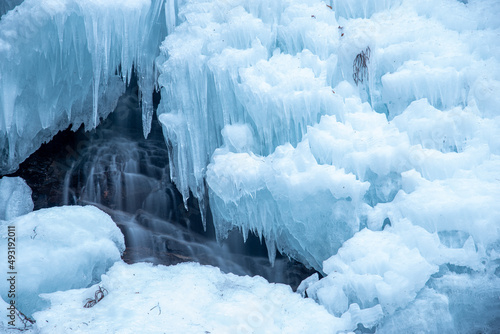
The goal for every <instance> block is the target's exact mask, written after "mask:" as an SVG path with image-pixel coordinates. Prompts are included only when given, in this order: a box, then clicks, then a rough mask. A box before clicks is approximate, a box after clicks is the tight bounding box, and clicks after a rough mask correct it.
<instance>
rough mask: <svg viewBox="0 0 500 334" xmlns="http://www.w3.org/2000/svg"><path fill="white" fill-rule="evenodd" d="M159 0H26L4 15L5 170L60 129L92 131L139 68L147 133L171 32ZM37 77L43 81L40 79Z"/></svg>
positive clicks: (0, 33) (1, 149) (0, 165)
mask: <svg viewBox="0 0 500 334" xmlns="http://www.w3.org/2000/svg"><path fill="white" fill-rule="evenodd" d="M164 13H165V12H164V8H163V1H160V0H138V1H131V0H119V1H97V0H95V1H85V0H63V1H60V0H50V1H38V0H26V1H24V2H23V3H22V4H20V5H19V6H17V7H16V8H15V9H13V10H11V11H9V12H7V13H6V14H5V15H3V16H2V17H1V20H0V115H1V117H0V156H1V160H0V173H1V174H6V173H8V172H12V171H14V170H15V169H17V167H18V165H19V163H20V162H22V161H23V160H24V159H26V158H27V157H28V156H29V155H30V154H31V153H33V152H34V151H35V150H36V149H37V148H38V147H39V146H40V145H41V144H42V143H43V142H45V141H48V140H50V139H51V138H52V137H53V136H54V135H55V134H56V133H57V132H58V131H60V130H63V129H66V128H67V127H68V126H70V125H71V126H72V129H78V128H79V127H80V125H81V124H85V127H86V129H93V128H94V127H95V126H97V124H98V123H99V120H100V118H103V117H106V116H107V115H108V114H109V113H110V112H111V111H112V110H113V109H114V107H115V105H116V102H117V100H118V97H119V96H120V95H121V94H122V93H123V91H124V88H125V85H126V84H127V82H128V81H129V79H130V77H131V75H132V68H133V67H134V68H135V69H136V70H137V76H138V83H139V87H140V90H141V96H142V110H143V124H144V134H145V135H147V134H148V133H149V129H150V124H151V119H152V113H153V101H152V99H153V90H154V87H155V85H156V76H157V75H156V70H155V68H154V59H155V57H156V56H157V54H158V53H159V50H158V46H159V44H160V42H161V41H162V40H163V38H164V37H165V35H166V20H165V16H164ZM34 78H36V79H34Z"/></svg>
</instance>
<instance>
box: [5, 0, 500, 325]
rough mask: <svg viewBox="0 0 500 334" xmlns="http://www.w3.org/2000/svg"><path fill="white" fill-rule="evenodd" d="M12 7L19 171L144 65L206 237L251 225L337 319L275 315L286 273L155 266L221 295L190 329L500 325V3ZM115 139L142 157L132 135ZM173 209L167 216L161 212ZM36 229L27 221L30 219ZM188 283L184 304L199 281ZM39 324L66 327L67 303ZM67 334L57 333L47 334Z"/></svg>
mask: <svg viewBox="0 0 500 334" xmlns="http://www.w3.org/2000/svg"><path fill="white" fill-rule="evenodd" d="M2 6H3V7H2ZM2 6H0V14H3V15H2V16H1V18H0V158H1V159H0V173H1V174H2V175H3V174H8V173H11V172H13V171H14V170H16V169H17V168H18V166H19V164H20V163H21V162H22V161H23V160H25V159H26V158H27V157H28V156H29V155H30V154H32V153H33V152H34V151H35V150H37V149H38V147H39V146H40V145H41V144H42V143H43V142H46V141H49V140H50V139H51V138H52V137H53V136H54V135H55V134H56V133H57V132H58V131H60V130H64V129H67V128H68V127H71V128H72V129H73V130H76V129H78V128H79V127H80V126H81V125H82V124H83V125H84V126H85V129H93V128H95V127H96V126H97V125H98V124H99V123H100V121H101V120H102V119H104V118H106V117H107V116H108V114H109V113H110V112H112V111H113V110H114V108H115V106H116V104H117V101H118V98H119V97H120V96H121V95H122V93H123V92H124V91H125V88H126V87H127V85H128V84H129V82H130V78H131V77H132V75H133V73H134V74H136V75H137V78H138V86H139V90H140V93H139V97H140V101H141V110H142V111H141V112H142V132H143V136H144V137H147V136H148V134H149V132H150V131H151V122H152V120H153V116H154V115H153V112H154V110H153V92H154V91H159V92H160V94H161V102H160V104H159V106H158V109H157V110H156V113H157V120H156V119H155V120H154V121H155V122H156V121H158V122H159V124H160V126H161V128H162V134H163V137H164V139H165V143H166V150H164V151H162V154H164V155H165V158H168V164H169V168H165V170H168V171H169V173H170V175H169V177H170V178H169V179H171V180H172V181H173V182H174V183H175V186H176V187H177V189H178V190H179V192H180V194H181V196H182V200H183V205H184V206H186V207H187V203H188V199H189V198H190V197H191V196H193V197H194V198H195V199H196V200H197V203H199V206H200V212H201V215H202V220H203V223H204V224H205V228H206V223H207V221H208V222H209V223H210V224H211V223H212V219H209V218H213V225H214V228H215V231H216V232H215V234H216V236H217V238H218V240H219V241H222V240H223V239H224V238H226V237H227V236H228V235H229V234H230V233H234V231H238V232H239V233H241V234H242V235H243V238H244V239H246V238H247V237H248V235H249V234H250V233H253V234H255V235H257V236H258V237H259V238H260V240H261V242H265V243H266V245H267V250H268V256H269V259H270V261H271V262H273V261H274V260H275V257H276V255H277V252H279V253H281V254H283V255H284V256H288V257H290V258H293V259H295V260H297V261H300V262H301V263H303V264H304V265H306V266H308V267H311V268H314V269H315V270H316V271H318V272H319V274H321V275H322V277H320V276H319V275H318V274H315V275H313V276H311V277H309V278H307V279H306V280H304V281H303V282H302V284H301V285H300V286H299V288H298V292H299V293H301V294H302V296H303V297H305V296H307V297H309V298H308V300H307V302H306V303H305V304H301V305H302V306H300V307H303V308H304V310H316V311H314V312H317V313H316V314H317V315H318V317H320V318H321V321H317V322H316V321H315V320H314V315H312V316H311V314H308V316H307V317H304V322H307V323H308V324H313V323H314V326H313V325H311V326H308V325H304V327H300V326H297V327H294V328H293V329H292V328H290V327H289V326H288V325H287V324H288V322H289V321H292V320H291V319H290V316H289V315H288V314H282V313H279V312H278V313H276V312H274V313H272V312H266V311H265V307H264V306H262V305H264V302H263V298H264V297H263V294H264V295H265V294H270V293H271V292H269V291H271V290H273V287H270V286H269V285H268V283H267V282H266V283H264V282H261V281H259V280H246V279H242V280H240V279H239V278H234V277H232V276H224V275H225V274H222V273H219V272H217V271H212V270H208V269H206V268H204V267H198V266H196V265H186V266H184V267H182V266H180V267H176V268H175V269H165V268H160V269H154V275H153V276H151V277H158V279H162V278H165V277H170V278H171V276H172V275H174V276H175V275H186V277H189V279H190V281H189V282H191V283H193V284H194V285H195V286H196V282H205V283H204V286H207V290H202V289H201V291H203V292H200V294H203V298H205V299H203V300H204V302H206V301H215V302H216V303H218V304H217V305H219V306H220V307H215V308H214V310H213V312H215V313H217V312H219V313H217V315H216V316H215V317H213V318H212V317H211V314H210V313H209V311H210V310H208V311H207V310H204V311H203V312H207V313H206V314H204V316H203V317H202V318H203V322H202V323H203V325H200V327H196V326H198V325H194V324H191V325H192V327H189V324H186V323H184V322H180V321H179V322H178V323H177V325H178V326H179V327H175V328H182V331H187V332H189V331H190V330H192V331H193V332H201V333H203V332H204V331H205V332H207V331H208V332H210V331H217V330H219V331H227V332H236V331H237V330H238V328H240V329H241V328H245V329H249V330H248V332H259V331H260V332H266V330H269V331H271V332H280V331H287V330H288V331H289V332H294V331H299V332H301V331H302V329H300V330H299V329H298V328H305V329H304V330H305V331H302V332H307V329H308V328H309V329H310V332H314V331H313V327H314V328H316V329H314V330H315V331H316V332H321V333H323V331H324V332H325V333H338V332H342V333H345V332H355V333H374V332H376V333H418V332H424V333H476V332H481V333H495V332H498V331H499V330H500V317H499V315H500V205H499V203H500V2H499V1H497V0H468V1H459V0H420V1H411V0H383V1H376V0H336V1H330V0H328V1H320V0H275V1H270V0H113V1H111V0H109V1H105V0H45V1H38V0H25V1H23V2H22V3H21V1H7V2H5V4H4V5H2ZM160 138H161V137H160ZM118 141H120V140H118ZM116 146H117V147H118V146H120V147H127V148H126V149H125V151H127V150H129V151H133V152H132V154H134V152H135V153H136V151H137V149H136V148H135V147H136V145H135V144H134V143H131V144H130V145H128V144H127V145H126V143H122V142H121V141H120V143H119V144H117V145H116ZM98 148H99V147H98ZM98 148H97V149H96V150H97V151H98ZM106 154H107V155H110V156H113V154H114V152H111V153H106ZM105 164H106V162H105ZM165 164H166V162H165ZM103 168H107V165H106V166H105V167H103ZM133 173H134V178H135V179H134V180H136V179H139V178H138V177H137V176H136V175H135V174H138V173H136V172H135V170H134V172H133ZM140 180H142V179H140ZM136 181H137V180H136ZM9 182H10V181H9ZM20 182H21V181H20ZM140 182H142V183H143V184H140V185H138V187H139V186H141V187H144V189H146V188H147V187H146V186H147V185H148V184H146V182H145V181H137V183H140ZM155 182H156V181H155ZM94 183H95V184H97V183H98V182H97V181H96V182H94ZM94 183H93V184H94ZM5 184H7V183H5ZM20 184H22V182H21V183H20ZM144 185H146V186H144ZM155 185H156V183H155ZM12 187H13V185H12ZM150 188H151V189H153V188H154V187H150ZM6 189H7V188H6ZM23 189H24V188H23ZM88 189H89V188H88V187H87V190H88ZM141 189H142V188H141ZM154 189H156V188H154ZM91 190H92V191H94V190H95V193H96V194H98V191H97V190H96V189H91ZM156 190H157V189H156ZM160 190H161V189H160ZM12 191H13V190H12V189H11V188H8V189H7V190H5V194H6V195H5V196H10V194H11V193H13V192H12ZM19 192H20V193H22V194H27V193H29V192H28V191H27V190H26V189H24V190H22V189H21V188H19ZM159 192H161V191H159ZM120 194H121V193H120ZM145 196H146V197H147V196H149V195H148V194H146V195H145ZM18 197H19V196H18ZM122 197H123V196H122ZM122 197H120V200H122ZM151 197H153V195H151ZM16 198H17V197H16ZM19 198H21V197H19ZM23 198H24V197H23ZM123 200H124V201H126V200H127V198H123ZM128 200H129V201H130V200H132V199H131V198H129V199H128ZM160 200H161V199H158V198H150V200H149V202H148V203H150V204H149V205H150V206H160V205H161V204H158V203H160ZM121 203H122V202H120V203H116V206H118V207H119V206H120V205H121ZM27 204H29V203H28V202H27ZM28 206H29V205H28ZM0 207H1V205H0ZM16 212H17V211H16ZM28 215H29V214H28ZM32 215H33V216H36V213H35V214H32ZM23 217H28V218H19V219H18V220H16V221H19V222H23V221H25V220H29V217H31V216H23ZM2 233H3V232H2ZM24 239H26V240H28V239H29V238H28V237H27V236H24ZM118 262H119V261H118ZM108 267H109V266H108ZM108 267H106V268H108ZM148 270H153V269H151V268H149V267H147V266H142V265H137V266H130V267H127V266H125V265H124V264H122V263H119V264H115V266H114V267H112V268H111V269H110V270H109V272H108V274H106V275H107V276H106V275H104V276H103V282H108V283H109V284H110V285H109V286H110V287H115V288H116V291H122V294H124V295H128V296H132V297H133V298H136V297H135V296H134V294H133V293H132V292H131V291H124V289H125V288H124V287H123V286H122V285H121V283H119V281H120V280H119V277H124V278H126V279H127V280H128V281H131V282H135V279H134V278H133V277H132V276H135V275H136V274H137V275H138V276H141V275H144V277H148V282H149V276H148V275H147V271H148ZM132 273H133V275H132ZM203 275H207V277H203ZM141 277H142V276H141ZM206 281H208V282H206ZM173 282H175V284H176V285H177V286H179V289H180V290H182V291H185V290H184V289H185V288H186V287H185V285H183V284H184V282H182V280H181V281H177V280H176V279H173ZM93 283H95V282H93ZM151 284H154V283H151ZM224 284H227V286H224ZM140 285H141V288H144V289H146V288H147V287H146V286H143V285H142V284H140ZM64 286H66V285H64ZM78 286H79V287H80V285H78ZM158 286H159V289H162V291H165V290H167V287H165V286H163V285H161V284H159V285H158ZM242 287H243V288H242ZM244 287H248V294H249V295H247V296H245V293H246V292H245V291H244ZM87 288H90V287H87ZM93 288H94V289H95V286H94V287H93ZM268 289H270V290H268ZM278 290H279V291H281V292H280V294H281V295H282V296H283V298H282V299H280V303H278V304H279V305H281V306H280V307H281V308H282V309H286V310H289V309H290V304H289V303H292V301H293V300H294V298H295V297H296V295H293V297H291V295H290V294H292V292H291V291H288V290H287V291H285V290H281V288H276V291H278ZM89 291H90V290H85V291H83V290H81V291H76V290H72V291H64V292H59V293H56V294H51V295H48V296H45V297H44V298H45V299H47V300H50V301H51V303H53V304H52V305H53V306H54V310H58V309H65V308H68V307H69V308H74V307H75V305H76V304H75V301H74V298H81V296H83V295H84V294H88V293H89ZM141 291H142V290H141ZM263 291H267V292H263ZM149 293H150V294H149V295H148V296H151V294H152V292H149ZM165 293H166V292H165ZM224 293H229V296H230V297H227V295H224ZM250 295H251V296H250ZM224 296H226V297H227V298H226V297H224ZM132 297H130V298H132ZM247 297H248V300H251V301H252V303H254V304H252V305H254V306H255V305H257V306H256V309H258V310H259V311H258V312H257V314H259V316H261V317H262V319H263V320H262V321H258V322H255V321H254V322H248V321H246V320H245V321H246V322H245V326H246V327H238V326H239V324H240V323H238V321H236V320H234V319H236V318H232V319H231V321H229V320H227V319H226V318H224V316H223V314H224V312H223V311H221V310H222V309H224V308H228V306H227V305H232V306H231V307H235V308H234V309H232V311H231V312H232V313H231V312H230V313H231V314H235V313H237V314H244V312H245V311H243V308H242V309H240V308H239V307H240V306H241V305H239V304H238V301H239V300H240V299H245V298H247ZM137 298H138V297H137ZM148 298H149V297H148ZM175 298H177V300H178V302H179V303H181V304H182V305H183V307H185V308H186V309H189V307H191V306H189V305H188V304H189V303H188V302H185V300H183V298H182V296H179V295H177V296H176V297H175ZM148 300H149V299H148ZM186 300H188V301H189V300H190V299H189V298H188V299H186ZM312 301H314V302H315V303H316V304H313V305H314V306H311V305H310V304H307V303H309V302H312ZM162 302H165V301H164V300H162ZM109 303H110V304H109V305H107V306H106V305H105V306H102V307H103V308H104V307H107V308H109V309H113V308H114V307H116V308H120V307H122V306H121V304H122V302H121V301H120V295H117V294H116V292H115V294H112V293H110V296H109ZM155 303H156V302H155ZM278 304H275V305H278ZM317 304H319V305H320V306H321V308H320V309H321V311H317V308H316V307H317ZM110 305H113V307H111V306H110ZM140 305H141V309H144V310H148V309H150V311H151V310H153V309H154V307H153V306H155V305H152V306H151V307H153V308H152V309H151V307H150V306H149V304H148V305H147V306H145V304H144V305H143V304H140ZM159 305H160V301H158V309H159V308H160V306H159ZM207 305H208V302H207ZM235 305H236V306H235ZM260 306H262V307H260ZM96 307H97V306H96ZM192 307H193V308H191V309H190V310H196V311H195V312H200V310H199V308H194V306H192ZM166 309H167V308H166V307H164V310H166ZM262 310H264V311H262ZM273 310H275V309H274V308H273ZM290 310H293V312H295V311H297V309H295V308H293V309H290ZM325 310H326V311H327V312H324V311H325ZM129 311H130V309H128V310H127V312H129ZM177 311H178V310H169V311H167V312H172V313H169V314H174V313H175V312H177ZM54 312H55V311H54ZM259 312H260V313H259ZM148 314H149V313H148ZM175 314H177V313H175ZM221 314H222V315H221ZM245 314H246V313H245ZM291 314H295V313H291ZM100 316H102V315H100ZM219 317H220V318H219ZM235 317H237V316H235ZM248 317H250V316H248ZM269 317H271V318H269ZM35 318H36V319H37V321H49V320H50V321H58V322H59V321H62V320H61V319H62V318H58V317H56V316H55V315H54V313H53V312H52V311H51V310H50V309H45V310H44V311H42V312H39V313H35ZM63 318H64V316H63ZM56 319H57V320H56ZM88 319H90V316H89V315H88V314H85V313H78V314H76V313H75V314H73V315H72V316H69V317H68V318H64V319H63V320H64V324H65V325H61V324H58V326H59V327H57V328H58V329H60V331H61V332H64V330H65V329H67V328H70V327H71V328H73V327H74V328H77V326H81V323H87V320H88ZM92 319H94V318H92ZM162 319H163V318H162ZM186 319H187V318H186ZM214 319H215V320H214ZM246 319H247V320H248V318H246ZM259 319H260V318H259ZM233 320H234V321H233ZM92 321H93V320H88V323H89V324H90V327H89V328H93V330H95V331H98V330H99V323H98V321H102V320H98V321H97V322H92ZM111 321H112V320H111ZM137 321H140V320H137ZM148 321H149V320H148ZM162 321H163V320H162ZM149 322H151V321H149ZM247 325H248V326H249V327H248V326H247ZM1 326H4V325H3V324H1V323H0V328H2V327H1ZM65 326H66V327H65ZM186 326H187V327H186ZM195 327H196V329H193V328H195ZM33 328H34V329H33V330H37V329H36V327H33ZM54 328H56V327H54ZM78 328H80V327H78ZM151 328H154V329H151V330H152V331H154V330H157V327H154V326H153V327H151ZM186 328H188V329H186ZM318 328H319V329H318ZM51 329H52V328H51V327H50V326H49V325H46V323H45V322H44V323H43V326H42V325H40V327H39V328H38V330H40V332H42V333H50V331H51ZM101 329H102V328H101ZM119 329H120V326H119V324H117V325H116V326H114V325H110V327H106V330H108V331H117V330H119Z"/></svg>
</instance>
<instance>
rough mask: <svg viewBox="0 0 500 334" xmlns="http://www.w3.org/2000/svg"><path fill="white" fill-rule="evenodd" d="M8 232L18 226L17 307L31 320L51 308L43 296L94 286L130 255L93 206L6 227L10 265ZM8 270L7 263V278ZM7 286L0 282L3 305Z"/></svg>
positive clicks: (0, 242)
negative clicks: (45, 309) (116, 264)
mask: <svg viewBox="0 0 500 334" xmlns="http://www.w3.org/2000/svg"><path fill="white" fill-rule="evenodd" d="M7 226H15V235H16V237H15V238H16V240H15V243H16V259H15V272H17V275H16V289H15V290H16V298H15V301H16V307H17V308H18V309H19V310H20V311H21V312H23V313H24V314H26V315H28V316H29V315H31V314H32V313H33V312H34V311H38V310H41V309H43V308H44V307H45V306H46V304H47V303H46V302H44V301H43V300H42V299H40V298H39V297H38V295H39V294H40V293H49V292H54V291H64V290H68V289H75V288H85V287H88V286H89V285H91V284H95V283H96V282H98V281H99V280H100V277H101V275H102V274H104V273H105V272H106V271H107V270H108V268H110V267H111V266H112V265H113V263H114V262H116V261H118V260H120V256H121V253H123V251H124V250H125V244H124V240H123V235H122V233H121V232H120V229H119V228H118V227H117V226H116V224H115V223H114V222H113V221H112V220H111V218H110V217H109V216H108V215H107V214H105V213H104V212H102V211H100V210H99V209H97V208H95V207H93V206H86V207H78V206H64V207H54V208H50V209H42V210H38V211H34V212H31V213H29V214H26V215H24V216H20V217H18V218H15V219H13V220H10V221H2V222H1V239H0V247H1V252H2V254H3V255H2V256H3V258H5V259H6V258H7V256H6V253H7V241H8V239H7V233H8V232H7V231H8V229H7ZM7 265H8V263H7V261H3V263H2V265H1V267H2V270H3V272H4V273H7V272H11V271H12V270H9V269H8V268H7ZM8 284H9V282H8V281H7V280H6V279H2V280H1V281H0V290H1V291H0V295H1V297H2V299H3V300H4V301H8V300H10V299H11V298H8V295H7V293H8V291H9V286H8Z"/></svg>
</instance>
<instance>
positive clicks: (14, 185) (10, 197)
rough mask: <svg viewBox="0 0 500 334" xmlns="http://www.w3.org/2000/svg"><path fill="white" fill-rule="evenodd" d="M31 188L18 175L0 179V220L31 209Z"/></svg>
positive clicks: (25, 212)
mask: <svg viewBox="0 0 500 334" xmlns="http://www.w3.org/2000/svg"><path fill="white" fill-rule="evenodd" d="M33 206H34V204H33V200H32V199H31V188H30V187H29V186H28V185H27V184H26V181H24V180H23V179H22V178H20V177H7V176H4V177H3V178H1V179H0V220H11V219H14V218H16V217H19V216H22V215H24V214H27V213H29V212H31V211H33Z"/></svg>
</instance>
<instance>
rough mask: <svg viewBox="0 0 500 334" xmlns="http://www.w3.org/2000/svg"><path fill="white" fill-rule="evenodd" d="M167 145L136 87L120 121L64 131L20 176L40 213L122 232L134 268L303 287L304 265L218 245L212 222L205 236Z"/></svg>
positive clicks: (260, 250)
mask: <svg viewBox="0 0 500 334" xmlns="http://www.w3.org/2000/svg"><path fill="white" fill-rule="evenodd" d="M166 149H167V148H166V145H165V142H164V139H163V135H162V133H161V127H160V125H159V123H158V122H157V121H156V120H154V121H153V127H152V131H151V134H150V135H149V137H148V139H144V137H143V135H142V124H141V114H140V108H139V105H138V98H137V87H136V86H135V87H134V86H132V87H129V89H128V90H127V92H126V93H125V94H124V95H123V96H122V98H121V99H120V101H119V103H118V106H117V108H116V110H115V112H114V113H113V114H111V116H110V117H109V118H108V119H107V120H105V121H104V122H103V123H102V124H101V125H100V126H99V127H98V128H97V129H96V130H94V131H91V132H87V133H85V132H84V131H83V130H82V129H80V130H79V131H78V132H76V133H72V132H69V131H65V132H64V133H61V134H59V135H58V136H56V137H55V138H54V139H53V140H52V141H51V142H50V143H49V144H48V145H45V146H43V147H42V148H41V149H40V150H39V151H38V152H36V153H35V154H34V155H33V156H32V157H30V158H29V159H28V160H27V161H26V162H25V163H23V165H21V168H20V171H18V172H17V173H16V174H15V175H19V176H21V177H23V178H25V179H26V181H27V182H28V184H29V185H30V186H31V187H32V189H33V192H34V194H33V198H34V202H35V209H38V208H43V207H50V206H56V205H74V204H77V205H85V204H91V205H95V206H97V207H99V208H100V209H101V210H103V211H105V212H107V213H108V214H109V215H110V216H111V217H112V218H113V220H114V221H115V222H116V223H117V225H118V226H119V227H120V229H121V230H122V232H123V234H124V236H125V243H126V246H127V249H126V251H125V254H124V256H123V258H124V260H125V261H126V262H129V263H133V262H138V261H148V262H153V263H157V264H176V263H179V262H184V261H197V262H200V263H202V264H209V265H214V266H217V267H219V268H220V269H221V270H222V271H224V272H231V273H234V274H238V275H260V276H263V277H265V278H266V279H268V280H269V281H272V282H282V283H287V284H290V285H291V286H292V287H294V288H295V287H296V286H297V285H298V284H299V283H300V281H301V280H302V279H304V278H305V277H307V276H308V275H310V274H311V271H310V270H307V269H306V268H305V267H304V266H302V265H301V264H300V263H297V262H294V261H290V260H288V259H287V258H283V257H278V258H277V259H276V262H275V265H274V267H272V266H271V265H270V264H269V260H268V258H267V250H266V248H265V243H264V242H261V241H260V240H259V239H258V238H256V237H255V236H251V237H250V238H249V240H247V242H246V243H244V242H243V238H242V236H241V235H240V234H239V233H238V232H233V233H232V234H231V235H230V237H229V238H228V240H226V241H224V242H223V243H222V244H219V243H217V242H216V241H215V233H214V231H213V224H212V222H211V220H210V219H211V216H210V215H208V221H207V231H204V230H203V227H202V222H201V214H200V212H199V210H198V205H197V203H196V201H194V200H192V199H190V200H189V201H188V207H187V208H185V207H184V204H183V201H182V198H181V195H180V194H179V192H178V191H177V189H176V188H175V185H174V184H173V183H172V182H171V180H170V176H169V175H170V172H169V166H168V156H167V151H166Z"/></svg>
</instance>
